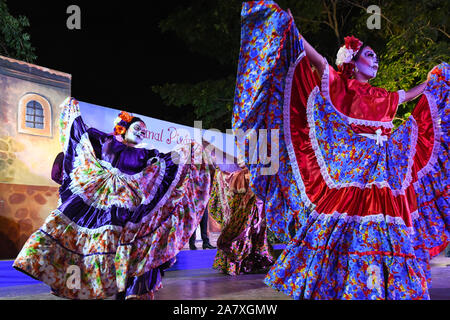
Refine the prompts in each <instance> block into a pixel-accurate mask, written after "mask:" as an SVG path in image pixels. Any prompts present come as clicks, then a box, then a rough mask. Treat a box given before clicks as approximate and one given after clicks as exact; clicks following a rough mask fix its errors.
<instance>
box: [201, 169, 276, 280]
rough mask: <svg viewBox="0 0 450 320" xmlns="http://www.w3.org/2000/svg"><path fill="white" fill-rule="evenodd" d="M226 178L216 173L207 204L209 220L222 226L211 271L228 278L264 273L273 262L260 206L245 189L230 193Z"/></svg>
mask: <svg viewBox="0 0 450 320" xmlns="http://www.w3.org/2000/svg"><path fill="white" fill-rule="evenodd" d="M225 175H226V176H228V175H229V174H227V173H223V172H221V171H220V170H216V174H215V180H214V182H213V187H212V191H211V199H210V202H209V204H208V210H209V212H210V214H211V216H212V217H213V218H214V219H215V220H216V221H217V222H218V223H219V224H220V225H221V226H222V230H221V234H220V236H219V238H218V240H217V247H218V249H217V254H216V257H215V259H214V264H213V268H215V269H217V270H220V271H222V272H223V273H225V274H229V275H237V274H241V273H258V272H264V271H267V270H268V268H269V267H270V266H271V265H272V264H273V262H274V258H273V253H272V247H271V245H270V244H269V243H268V241H267V228H266V223H265V219H264V216H263V204H262V202H261V201H258V200H257V199H256V197H255V195H254V194H253V192H252V191H251V190H250V189H249V188H248V187H247V189H243V190H240V191H241V192H233V191H231V190H230V188H229V186H228V183H227V181H226V180H229V179H224V176H225ZM236 191H237V190H236Z"/></svg>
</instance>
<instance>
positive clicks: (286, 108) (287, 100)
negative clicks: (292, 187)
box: [283, 51, 317, 207]
mask: <svg viewBox="0 0 450 320" xmlns="http://www.w3.org/2000/svg"><path fill="white" fill-rule="evenodd" d="M305 55H306V53H305V52H304V51H303V52H302V53H301V54H300V56H299V57H298V58H297V60H296V61H295V63H293V64H291V66H290V67H289V70H288V73H287V76H286V84H285V87H284V104H283V116H284V121H283V124H284V125H283V126H284V139H285V143H286V148H287V152H288V155H289V159H290V162H291V166H292V172H293V174H294V177H295V181H296V182H297V188H298V190H299V191H300V197H301V200H302V201H303V202H304V203H305V205H306V206H307V207H309V206H314V204H313V203H312V201H311V200H310V199H309V197H308V195H307V194H306V192H305V190H306V188H305V185H304V183H303V179H302V176H301V173H300V168H299V167H298V161H297V157H296V155H295V151H294V146H293V145H292V139H291V126H290V123H291V118H290V114H291V110H290V109H291V108H290V104H291V91H292V80H293V77H294V72H295V69H296V67H297V65H298V64H299V63H300V61H301V60H302V59H303V57H305ZM316 88H317V87H316Z"/></svg>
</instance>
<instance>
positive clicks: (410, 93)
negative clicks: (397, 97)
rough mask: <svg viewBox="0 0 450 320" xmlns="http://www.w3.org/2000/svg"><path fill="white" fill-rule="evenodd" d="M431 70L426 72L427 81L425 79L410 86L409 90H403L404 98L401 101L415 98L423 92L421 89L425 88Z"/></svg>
mask: <svg viewBox="0 0 450 320" xmlns="http://www.w3.org/2000/svg"><path fill="white" fill-rule="evenodd" d="M433 70H434V68H433ZM433 70H431V71H430V72H428V76H427V81H425V82H423V83H421V84H419V85H417V86H415V87H414V88H412V89H410V90H408V91H406V92H405V98H404V100H403V101H402V103H403V102H408V101H411V100H414V99H415V98H417V97H418V96H420V95H421V94H422V93H423V91H424V90H425V88H426V86H427V84H428V81H429V80H430V76H431V72H432V71H433ZM400 91H401V90H400Z"/></svg>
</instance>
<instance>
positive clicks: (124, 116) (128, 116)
mask: <svg viewBox="0 0 450 320" xmlns="http://www.w3.org/2000/svg"><path fill="white" fill-rule="evenodd" d="M119 118H120V119H122V120H123V121H125V122H130V121H131V120H133V116H132V115H131V114H129V113H128V112H126V111H121V112H120V114H119Z"/></svg>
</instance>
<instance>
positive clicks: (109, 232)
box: [14, 98, 211, 299]
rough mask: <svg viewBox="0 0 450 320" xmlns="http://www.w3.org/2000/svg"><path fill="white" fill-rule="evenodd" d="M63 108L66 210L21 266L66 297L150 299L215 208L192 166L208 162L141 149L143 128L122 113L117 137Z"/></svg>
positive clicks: (204, 178) (206, 182)
mask: <svg viewBox="0 0 450 320" xmlns="http://www.w3.org/2000/svg"><path fill="white" fill-rule="evenodd" d="M62 106H63V110H62V114H61V121H60V135H61V143H62V146H63V152H64V162H63V181H62V185H61V187H60V205H59V206H58V208H57V209H56V210H54V211H53V212H52V213H51V214H50V216H49V217H48V218H47V220H46V221H45V223H44V225H43V226H42V227H41V228H40V229H39V230H38V231H36V232H35V233H34V234H32V235H31V237H30V238H29V239H28V241H27V242H26V243H25V245H24V247H23V249H22V250H21V252H20V253H19V255H18V257H17V258H16V260H15V262H14V267H15V268H16V269H18V270H20V271H23V272H25V273H27V274H28V275H30V276H32V277H33V278H36V279H38V280H40V281H43V282H44V283H46V284H48V285H49V286H50V287H51V288H52V292H53V293H54V294H56V295H58V296H61V297H65V298H71V299H104V298H108V297H111V296H114V295H117V296H118V297H120V298H127V299H130V298H134V299H149V298H150V299H151V298H153V296H154V292H155V291H156V290H158V289H159V288H160V287H161V270H160V268H161V267H162V266H163V265H164V264H165V265H166V267H167V264H169V263H170V261H171V260H172V259H173V258H174V257H175V255H176V254H177V253H178V251H179V250H181V248H182V247H183V246H184V244H185V243H186V242H187V241H188V239H189V237H190V236H191V234H192V233H193V232H194V230H195V228H196V227H197V225H198V223H199V221H200V219H201V213H202V212H203V211H204V209H205V207H206V205H207V201H208V200H209V191H210V180H211V177H210V174H211V173H210V172H209V169H208V167H205V165H200V164H199V165H197V164H195V163H194V162H193V161H190V162H189V161H188V160H192V159H191V157H192V154H194V155H195V157H196V159H197V160H198V159H199V158H198V157H199V156H200V157H201V156H202V154H203V156H206V155H205V154H204V153H203V149H202V148H201V147H199V146H196V145H194V146H193V148H191V145H187V146H184V147H182V148H180V149H179V150H178V152H177V153H173V154H174V155H177V158H176V159H175V158H174V159H173V158H172V157H171V154H163V153H159V152H158V151H157V150H148V149H145V148H139V145H138V144H139V143H140V142H141V141H142V138H143V130H144V129H145V123H144V122H143V121H141V119H139V118H137V117H132V116H130V115H129V114H127V113H126V112H122V113H121V114H120V115H119V118H118V119H117V121H116V123H115V124H116V125H115V127H114V130H115V134H114V135H110V134H106V133H103V132H101V131H99V130H96V129H94V128H88V127H87V126H86V125H85V124H84V122H83V120H82V118H81V114H80V111H79V106H78V102H77V101H76V100H74V99H72V98H68V99H67V100H66V101H65V102H64V103H63V105H62ZM119 140H121V141H119ZM200 159H202V158H200Z"/></svg>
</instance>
